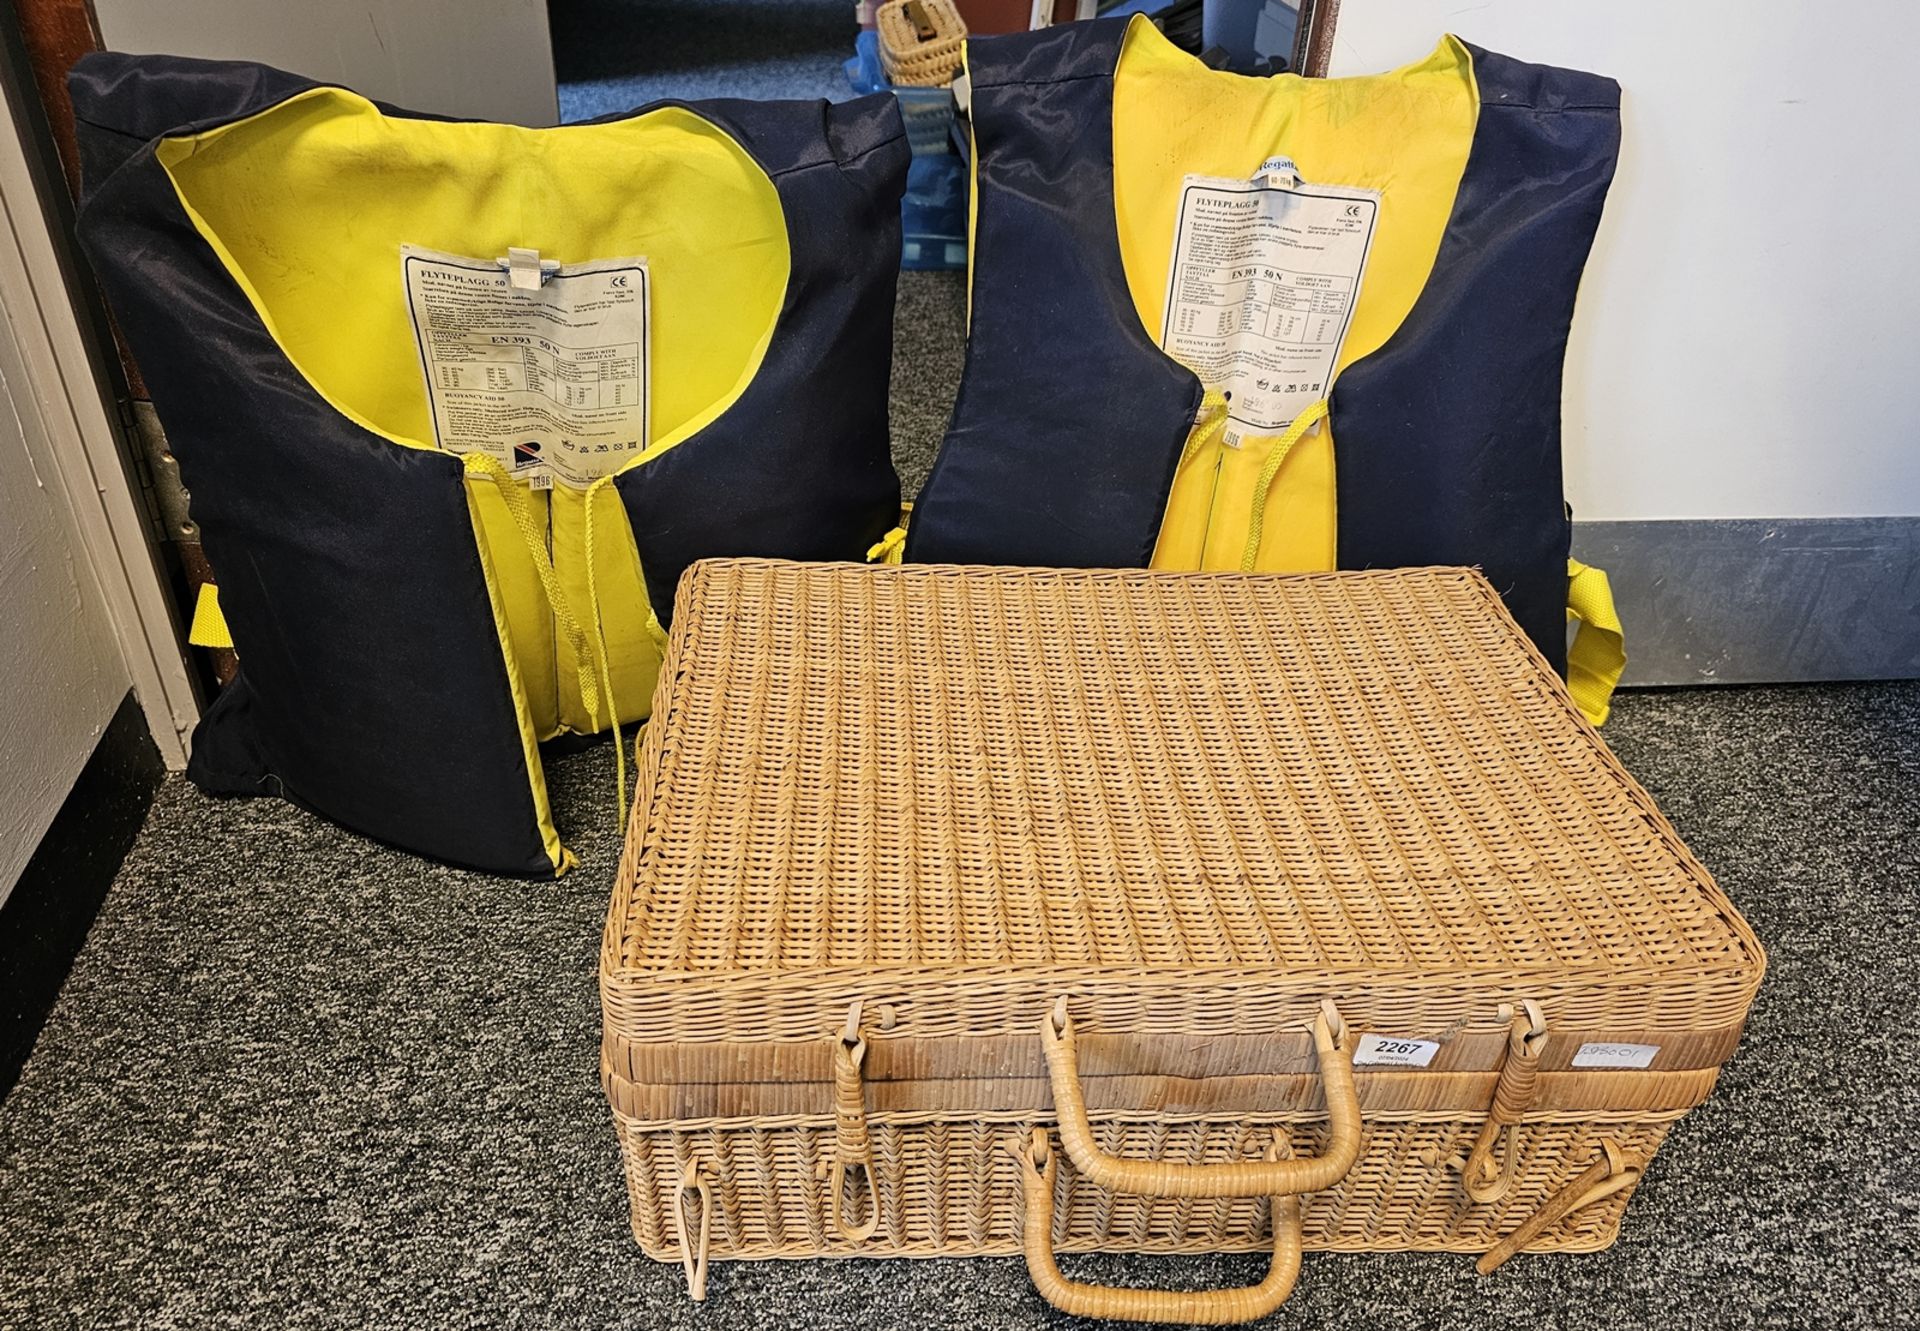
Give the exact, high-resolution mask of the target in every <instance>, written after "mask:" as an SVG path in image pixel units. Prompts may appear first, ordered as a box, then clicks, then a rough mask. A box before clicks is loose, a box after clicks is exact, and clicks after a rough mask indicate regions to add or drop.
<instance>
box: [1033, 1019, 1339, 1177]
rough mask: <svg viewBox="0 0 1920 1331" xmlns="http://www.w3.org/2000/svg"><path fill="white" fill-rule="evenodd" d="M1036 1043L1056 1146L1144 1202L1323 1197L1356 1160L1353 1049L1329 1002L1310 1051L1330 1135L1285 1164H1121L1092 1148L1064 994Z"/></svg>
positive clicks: (1084, 1173) (1089, 1173)
mask: <svg viewBox="0 0 1920 1331" xmlns="http://www.w3.org/2000/svg"><path fill="white" fill-rule="evenodd" d="M1040 1028H1041V1034H1040V1046H1041V1048H1042V1050H1044V1051H1045V1053H1046V1056H1047V1076H1048V1078H1049V1079H1050V1080H1051V1081H1052V1083H1053V1108H1054V1113H1055V1114H1056V1116H1057V1117H1058V1118H1059V1120H1060V1144H1061V1145H1062V1146H1064V1147H1065V1148H1066V1152H1067V1158H1068V1159H1069V1160H1071V1161H1073V1167H1074V1169H1075V1170H1077V1171H1078V1172H1079V1173H1080V1175H1081V1177H1083V1178H1085V1179H1086V1180H1087V1181H1088V1182H1089V1183H1092V1184H1093V1185H1094V1186H1096V1187H1100V1188H1105V1189H1107V1190H1108V1191H1109V1192H1128V1193H1133V1194H1134V1195H1135V1196H1141V1197H1284V1196H1290V1195H1292V1194H1295V1193H1302V1192H1322V1191H1324V1190H1326V1189H1327V1188H1331V1187H1332V1186H1333V1185H1334V1184H1336V1183H1338V1182H1339V1181H1340V1180H1341V1179H1343V1178H1345V1177H1346V1176H1347V1171H1348V1170H1350V1169H1352V1168H1353V1162H1354V1161H1355V1160H1357V1159H1359V1158H1360V1099H1359V1095H1358V1094H1357V1092H1356V1091H1355V1089H1354V1084H1353V1048H1352V1044H1351V1042H1350V1041H1349V1040H1348V1039H1347V1028H1346V1023H1345V1022H1343V1021H1342V1020H1340V1014H1339V1012H1338V1011H1336V1010H1335V1009H1334V1006H1333V1003H1332V1001H1331V1000H1328V1001H1325V1002H1322V1003H1321V1005H1320V1011H1319V1012H1318V1013H1317V1014H1316V1015H1315V1017H1314V1019H1313V1047H1314V1052H1315V1056H1316V1058H1317V1059H1318V1060H1319V1064H1320V1080H1321V1083H1322V1084H1323V1085H1324V1086H1325V1088H1326V1095H1327V1121H1328V1124H1329V1126H1330V1127H1331V1128H1332V1137H1331V1139H1330V1140H1329V1141H1328V1142H1327V1149H1326V1152H1325V1154H1323V1155H1319V1156H1306V1157H1302V1158H1300V1159H1289V1160H1239V1161H1235V1162H1233V1163H1231V1164H1219V1165H1186V1164H1179V1163H1177V1162H1174V1161H1170V1160H1122V1159H1121V1158H1120V1157H1118V1156H1113V1155H1108V1154H1106V1153H1105V1152H1104V1151H1102V1150H1101V1149H1100V1148H1099V1147H1098V1146H1096V1145H1095V1144H1094V1140H1093V1125H1092V1124H1091V1123H1089V1122H1088V1121H1087V1102H1086V1097H1085V1096H1084V1095H1083V1094H1082V1093H1081V1090H1080V1068H1079V1062H1078V1059H1077V1057H1076V1055H1075V1050H1074V1036H1073V1019H1072V1018H1071V1017H1070V1016H1068V1015H1067V1000H1066V999H1065V998H1064V997H1063V998H1060V999H1059V1000H1057V1001H1056V1002H1055V1003H1054V1005H1053V1010H1052V1011H1051V1012H1049V1013H1048V1014H1047V1015H1046V1016H1044V1017H1043V1018H1041V1021H1040Z"/></svg>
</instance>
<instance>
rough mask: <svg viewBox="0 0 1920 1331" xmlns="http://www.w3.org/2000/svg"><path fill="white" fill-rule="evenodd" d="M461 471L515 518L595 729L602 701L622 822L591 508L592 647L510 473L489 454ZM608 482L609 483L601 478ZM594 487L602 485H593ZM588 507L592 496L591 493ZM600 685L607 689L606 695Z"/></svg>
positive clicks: (466, 459) (622, 776) (621, 757)
mask: <svg viewBox="0 0 1920 1331" xmlns="http://www.w3.org/2000/svg"><path fill="white" fill-rule="evenodd" d="M460 461H461V465H462V466H464V467H465V468H466V470H467V471H468V472H469V473H477V474H479V475H481V476H485V477H487V478H488V479H490V480H491V481H493V483H494V488H495V489H496V490H497V491H498V492H499V495H500V500H501V502H502V503H504V504H505V505H506V506H507V512H508V513H509V514H510V515H511V516H512V518H513V525H514V526H515V527H517V528H519V530H520V539H521V541H522V542H523V543H524V544H525V545H526V547H527V554H528V555H529V556H530V557H531V558H532V560H533V571H534V572H535V573H536V574H538V575H539V578H540V588H541V590H542V591H543V592H545V593H546V597H547V608H548V609H549V610H551V611H552V612H553V621H554V623H555V624H557V625H558V626H559V628H560V632H561V633H562V634H563V635H564V636H565V637H566V640H567V645H568V646H569V647H570V648H572V649H573V665H574V670H575V672H576V673H577V675H578V676H579V682H580V700H581V701H582V702H584V703H585V704H586V705H587V715H588V718H589V719H590V720H591V721H592V723H593V725H594V727H595V729H598V728H599V726H600V716H601V703H602V699H603V697H604V700H605V703H606V712H607V716H608V724H610V725H611V726H612V727H613V732H614V750H615V770H616V772H617V781H618V785H619V791H620V816H621V817H622V818H623V819H624V818H625V817H626V804H627V793H626V785H627V765H626V755H625V754H623V753H621V752H620V751H619V746H620V723H619V719H618V717H617V715H615V713H614V709H613V689H612V683H613V679H612V676H611V674H610V673H609V672H608V670H607V655H606V645H605V642H604V641H603V639H602V637H601V634H600V633H599V628H600V604H599V598H598V596H597V595H596V593H595V587H594V578H593V505H592V503H591V502H589V503H588V505H587V518H586V535H585V545H586V552H587V597H588V600H589V601H590V602H591V603H592V608H593V614H594V629H595V633H594V637H593V640H592V642H591V643H589V641H588V638H587V632H586V630H585V629H583V628H582V627H581V626H580V621H579V619H578V618H577V617H575V615H574V613H573V605H572V603H571V602H570V601H569V600H568V598H567V593H566V589H565V588H564V587H562V586H561V585H560V575H559V574H558V573H556V572H555V571H554V567H553V556H552V555H551V554H549V553H548V551H547V539H546V533H545V532H544V531H543V530H542V529H541V524H540V519H539V517H538V515H536V514H535V513H534V511H533V502H532V500H531V499H529V498H528V495H527V491H526V490H525V489H524V488H522V487H521V486H520V485H519V484H518V483H517V482H515V481H514V479H513V473H512V472H511V471H509V470H508V469H507V467H506V465H505V464H504V463H502V462H501V461H500V460H499V459H498V458H495V457H493V456H492V455H491V454H487V453H466V454H462V455H461V459H460ZM603 479H610V478H603ZM594 484H595V486H598V485H599V484H600V482H598V481H596V482H595V483H594ZM588 499H589V501H591V499H592V492H591V490H589V492H588ZM596 658H597V659H598V661H599V666H600V678H599V679H596V678H595V677H594V671H593V662H594V661H595V659H596ZM601 680H605V681H606V684H607V688H606V691H605V693H604V695H603V694H602V691H601Z"/></svg>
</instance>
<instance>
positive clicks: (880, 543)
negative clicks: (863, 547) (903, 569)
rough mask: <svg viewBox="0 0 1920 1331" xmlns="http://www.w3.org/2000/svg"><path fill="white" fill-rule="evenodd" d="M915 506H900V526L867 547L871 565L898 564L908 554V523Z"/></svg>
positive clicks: (868, 560) (868, 559)
mask: <svg viewBox="0 0 1920 1331" xmlns="http://www.w3.org/2000/svg"><path fill="white" fill-rule="evenodd" d="M912 517H913V505H912V504H910V503H909V504H902V505H900V525H899V526H898V527H895V528H894V529H893V530H891V531H889V532H888V533H887V534H886V535H885V536H882V537H881V538H880V539H879V540H877V541H875V542H874V543H873V544H872V545H870V546H868V547H867V562H868V563H869V564H898V563H899V562H900V561H901V559H902V558H904V557H905V555H906V552H907V523H908V522H909V521H911V520H912Z"/></svg>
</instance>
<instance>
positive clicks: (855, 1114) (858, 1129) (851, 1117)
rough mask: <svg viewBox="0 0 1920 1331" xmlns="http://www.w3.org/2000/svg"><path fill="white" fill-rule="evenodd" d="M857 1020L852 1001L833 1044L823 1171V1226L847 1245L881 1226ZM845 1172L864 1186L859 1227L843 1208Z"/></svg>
mask: <svg viewBox="0 0 1920 1331" xmlns="http://www.w3.org/2000/svg"><path fill="white" fill-rule="evenodd" d="M859 1021H860V1005H859V1004H858V1003H857V1002H856V1003H855V1004H854V1006H853V1008H852V1009H851V1010H850V1011H849V1012H848V1013H847V1029H846V1030H845V1031H843V1032H842V1033H840V1034H839V1035H836V1036H835V1037H834V1040H833V1161H832V1163H831V1164H830V1165H829V1166H828V1168H827V1223H828V1224H829V1225H830V1226H831V1227H832V1229H833V1232H834V1233H835V1234H837V1235H839V1236H840V1237H841V1238H842V1239H844V1240H846V1241H847V1242H848V1243H865V1242H866V1241H867V1240H868V1239H870V1238H872V1237H873V1234H874V1231H875V1230H877V1229H878V1228H879V1227H880V1190H879V1185H878V1183H877V1182H876V1181H875V1180H874V1177H873V1141H872V1138H871V1137H870V1136H869V1134H868V1132H867V1097H866V1088H865V1086H864V1085H863V1084H862V1082H861V1079H860V1065H861V1063H862V1061H864V1060H865V1058H866V1056H867V1042H866V1039H865V1038H864V1037H863V1036H861V1035H860V1033H859ZM849 1174H855V1175H857V1176H858V1178H860V1179H864V1180H865V1182H866V1185H867V1186H866V1193H867V1205H866V1209H867V1216H866V1219H865V1220H863V1221H861V1222H860V1223H858V1224H855V1223H854V1222H853V1220H852V1216H851V1213H850V1211H849V1209H848V1207H847V1205H846V1193H847V1178H848V1175H849Z"/></svg>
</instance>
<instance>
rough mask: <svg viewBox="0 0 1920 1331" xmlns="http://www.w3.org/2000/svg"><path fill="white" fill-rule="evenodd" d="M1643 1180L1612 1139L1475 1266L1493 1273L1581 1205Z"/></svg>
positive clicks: (1636, 1166)
mask: <svg viewBox="0 0 1920 1331" xmlns="http://www.w3.org/2000/svg"><path fill="white" fill-rule="evenodd" d="M1639 1181H1640V1166H1638V1165H1633V1164H1629V1163H1628V1162H1627V1159H1626V1157H1625V1155H1623V1154H1622V1152H1621V1150H1620V1148H1619V1147H1618V1146H1616V1145H1615V1144H1614V1143H1612V1142H1610V1141H1609V1142H1603V1143H1601V1152H1600V1158H1599V1159H1598V1160H1596V1161H1594V1162H1593V1163H1592V1164H1591V1165H1589V1166H1588V1167H1587V1168H1586V1170H1585V1171H1584V1172H1582V1173H1580V1174H1578V1175H1576V1176H1575V1177H1574V1179H1573V1181H1572V1182H1571V1183H1569V1184H1567V1186H1566V1187H1564V1188H1562V1189H1560V1191H1558V1192H1556V1193H1554V1194H1553V1196H1551V1197H1549V1198H1547V1200H1546V1201H1545V1202H1544V1203H1542V1204H1541V1206H1540V1209H1539V1210H1537V1211H1535V1212H1534V1213H1533V1214H1532V1215H1530V1216H1528V1217H1527V1218H1526V1220H1525V1221H1523V1222H1522V1223H1521V1225H1520V1227H1519V1228H1518V1229H1516V1230H1514V1231H1513V1233H1511V1234H1509V1235H1507V1236H1506V1237H1505V1238H1504V1239H1501V1240H1500V1242H1498V1243H1497V1244H1495V1245H1494V1246H1493V1247H1491V1248H1489V1249H1488V1250H1487V1251H1486V1252H1485V1253H1484V1254H1483V1255H1482V1256H1481V1258H1480V1260H1479V1261H1477V1262H1475V1263H1474V1266H1473V1269H1474V1270H1476V1271H1478V1272H1479V1273H1480V1274H1481V1275H1483V1276H1484V1275H1488V1274H1490V1273H1491V1272H1492V1271H1493V1269H1494V1268H1495V1267H1497V1266H1499V1265H1500V1264H1501V1263H1502V1262H1504V1261H1506V1260H1507V1258H1509V1257H1511V1256H1513V1255H1514V1254H1515V1253H1516V1252H1519V1251H1520V1250H1521V1249H1522V1248H1524V1247H1526V1246H1527V1245H1528V1244H1529V1243H1531V1242H1533V1241H1534V1240H1535V1239H1536V1238H1538V1237H1540V1235H1542V1234H1544V1233H1546V1231H1547V1230H1548V1229H1549V1228H1550V1227H1552V1226H1553V1225H1557V1224H1558V1223H1560V1221H1562V1220H1564V1219H1566V1218H1567V1217H1568V1216H1570V1215H1572V1214H1573V1213H1574V1212H1575V1211H1578V1210H1579V1209H1580V1208H1581V1207H1583V1206H1591V1205H1593V1204H1594V1203H1595V1202H1597V1201H1602V1200H1604V1199H1606V1198H1608V1197H1611V1196H1613V1195H1614V1194H1615V1193H1617V1192H1621V1191H1623V1190H1625V1189H1627V1188H1631V1187H1632V1186H1633V1185H1634V1184H1636V1183H1638V1182H1639Z"/></svg>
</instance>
